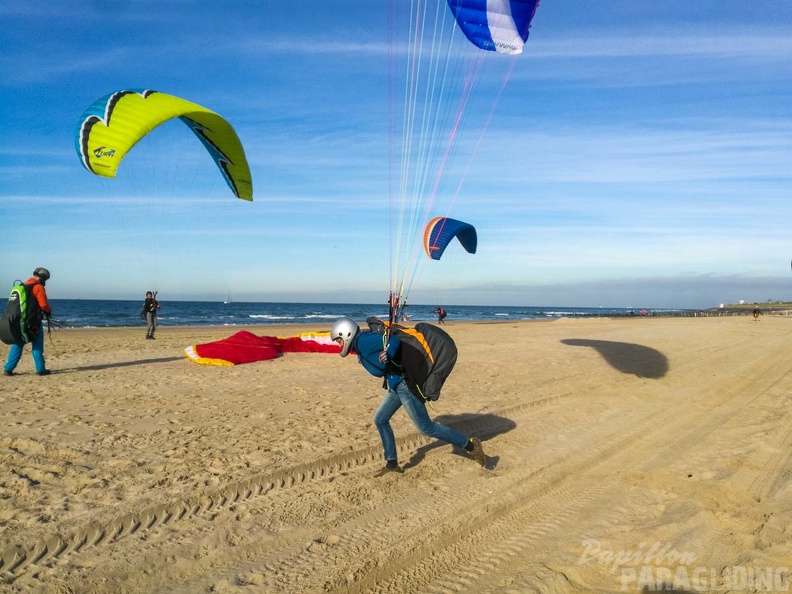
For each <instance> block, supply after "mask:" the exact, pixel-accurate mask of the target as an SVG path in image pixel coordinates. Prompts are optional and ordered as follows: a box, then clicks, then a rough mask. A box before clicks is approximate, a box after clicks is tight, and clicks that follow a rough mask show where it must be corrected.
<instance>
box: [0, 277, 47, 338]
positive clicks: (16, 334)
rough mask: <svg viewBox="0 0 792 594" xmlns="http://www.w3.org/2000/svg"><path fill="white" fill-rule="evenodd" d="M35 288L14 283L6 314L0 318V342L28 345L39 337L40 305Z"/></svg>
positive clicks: (20, 282) (18, 282) (17, 282)
mask: <svg viewBox="0 0 792 594" xmlns="http://www.w3.org/2000/svg"><path fill="white" fill-rule="evenodd" d="M33 286H34V285H32V284H31V285H25V284H22V281H19V280H16V281H14V286H13V287H12V289H11V295H10V296H9V297H8V304H7V305H6V309H5V314H3V316H2V317H0V340H2V341H3V342H4V343H5V344H26V343H28V342H33V341H34V340H35V339H36V337H37V336H38V331H39V304H38V300H36V298H35V297H34V296H33Z"/></svg>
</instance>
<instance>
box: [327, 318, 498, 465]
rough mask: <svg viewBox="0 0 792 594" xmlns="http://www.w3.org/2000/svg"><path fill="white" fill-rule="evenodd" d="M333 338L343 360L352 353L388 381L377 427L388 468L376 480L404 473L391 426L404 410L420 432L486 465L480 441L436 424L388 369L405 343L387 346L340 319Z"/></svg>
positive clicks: (393, 338) (395, 341)
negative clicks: (455, 447) (446, 443)
mask: <svg viewBox="0 0 792 594" xmlns="http://www.w3.org/2000/svg"><path fill="white" fill-rule="evenodd" d="M330 338H332V339H333V340H334V341H335V342H337V343H338V344H339V345H340V346H341V353H340V354H341V356H342V357H346V356H347V355H348V354H349V353H350V352H354V353H356V354H357V356H358V362H359V363H360V364H361V365H362V366H363V368H364V369H365V370H366V371H368V372H369V373H370V374H371V375H373V376H374V377H384V378H385V381H386V385H387V386H388V392H387V393H386V394H385V398H384V400H383V401H382V403H381V404H380V406H379V408H378V409H377V412H376V413H375V414H374V425H375V426H376V427H377V431H379V434H380V439H381V440H382V447H383V450H384V452H385V467H384V468H382V469H380V470H379V471H378V472H377V474H376V476H382V475H383V474H386V473H389V472H404V470H403V469H402V468H401V467H400V466H399V461H398V456H397V454H396V438H395V437H394V435H393V429H391V426H390V418H391V417H392V416H393V415H394V414H395V413H396V411H397V410H399V408H400V407H402V406H404V410H406V411H407V414H408V415H409V417H410V420H411V421H412V422H413V424H414V425H415V427H416V428H417V429H418V431H420V432H421V433H423V434H424V435H427V436H429V437H434V438H435V439H439V440H442V441H445V442H448V443H450V444H452V445H455V446H457V447H458V448H462V449H464V450H465V453H466V454H467V456H468V457H470V458H472V459H473V460H475V461H476V462H478V463H479V464H481V466H485V465H486V463H487V457H486V455H485V454H484V448H483V447H482V445H481V440H480V439H479V438H477V437H470V438H468V437H466V436H464V435H462V434H461V433H460V432H459V431H456V430H454V429H451V428H450V427H446V426H445V425H441V424H440V423H435V422H434V421H432V420H431V419H430V418H429V413H428V412H427V411H426V404H425V403H424V401H423V400H421V399H420V398H418V397H417V396H415V395H414V394H413V393H412V392H411V391H410V389H409V388H408V387H407V383H406V382H405V381H404V378H403V377H402V375H401V374H399V373H396V372H394V371H393V369H394V368H395V367H394V366H389V365H388V361H389V360H396V361H400V349H401V341H400V340H399V338H398V337H396V336H393V335H391V336H390V338H389V339H388V341H387V344H385V340H384V338H383V336H382V335H381V334H378V333H376V332H370V331H367V332H361V330H360V327H359V326H358V325H357V323H356V322H355V321H354V320H352V319H351V318H340V319H338V320H336V322H335V323H334V324H333V327H332V329H331V330H330Z"/></svg>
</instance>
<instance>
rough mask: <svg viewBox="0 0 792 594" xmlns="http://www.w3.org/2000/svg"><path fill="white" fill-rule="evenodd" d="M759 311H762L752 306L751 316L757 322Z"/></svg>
mask: <svg viewBox="0 0 792 594" xmlns="http://www.w3.org/2000/svg"><path fill="white" fill-rule="evenodd" d="M760 313H762V312H760V311H759V308H758V307H754V310H753V317H754V320H756V321H757V322H758V321H759V314H760Z"/></svg>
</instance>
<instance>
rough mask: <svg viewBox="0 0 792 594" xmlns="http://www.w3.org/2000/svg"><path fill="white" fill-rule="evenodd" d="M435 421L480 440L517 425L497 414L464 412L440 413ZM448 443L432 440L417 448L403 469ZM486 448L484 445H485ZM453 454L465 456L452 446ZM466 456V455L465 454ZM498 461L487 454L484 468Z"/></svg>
mask: <svg viewBox="0 0 792 594" xmlns="http://www.w3.org/2000/svg"><path fill="white" fill-rule="evenodd" d="M432 420H433V421H435V422H436V423H440V424H441V425H446V426H448V427H451V428H452V429H456V430H457V431H459V432H460V433H464V434H465V435H469V436H476V437H479V438H481V440H482V441H484V440H485V439H487V438H489V437H495V436H496V435H501V434H502V433H506V432H507V431H511V430H512V429H514V428H515V427H516V426H517V423H515V422H514V421H512V420H511V419H507V418H506V417H499V416H498V415H490V414H478V413H466V414H461V415H440V416H438V417H435V418H433V419H432ZM446 445H448V444H447V443H446V442H444V441H433V442H432V443H429V444H426V445H425V446H421V447H420V448H418V449H417V450H416V451H415V453H414V454H413V455H412V457H410V459H409V460H408V461H407V462H406V463H405V464H404V466H403V467H404V469H405V470H407V469H409V468H411V467H413V466H417V465H418V464H420V463H421V461H422V460H423V459H424V458H425V457H426V454H427V452H429V451H431V450H433V449H434V448H441V447H444V446H446ZM485 450H486V447H485ZM454 454H456V455H458V456H465V452H464V451H463V450H461V449H459V448H454ZM465 457H467V456H465ZM499 461H500V457H499V456H487V464H486V468H487V469H488V470H492V469H493V468H495V467H496V466H497V465H498V462H499Z"/></svg>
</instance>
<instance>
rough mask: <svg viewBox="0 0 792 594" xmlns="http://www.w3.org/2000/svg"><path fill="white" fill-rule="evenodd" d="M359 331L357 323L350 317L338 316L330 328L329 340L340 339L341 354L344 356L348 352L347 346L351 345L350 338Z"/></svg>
mask: <svg viewBox="0 0 792 594" xmlns="http://www.w3.org/2000/svg"><path fill="white" fill-rule="evenodd" d="M358 332H360V326H358V325H357V323H356V322H355V320H353V319H352V318H338V319H337V320H336V321H335V324H333V327H332V328H331V329H330V338H331V340H337V339H339V338H340V339H341V340H342V341H343V342H342V343H341V356H342V357H346V356H347V355H348V354H349V347H350V346H352V340H353V339H354V338H355V336H357V334H358Z"/></svg>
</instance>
